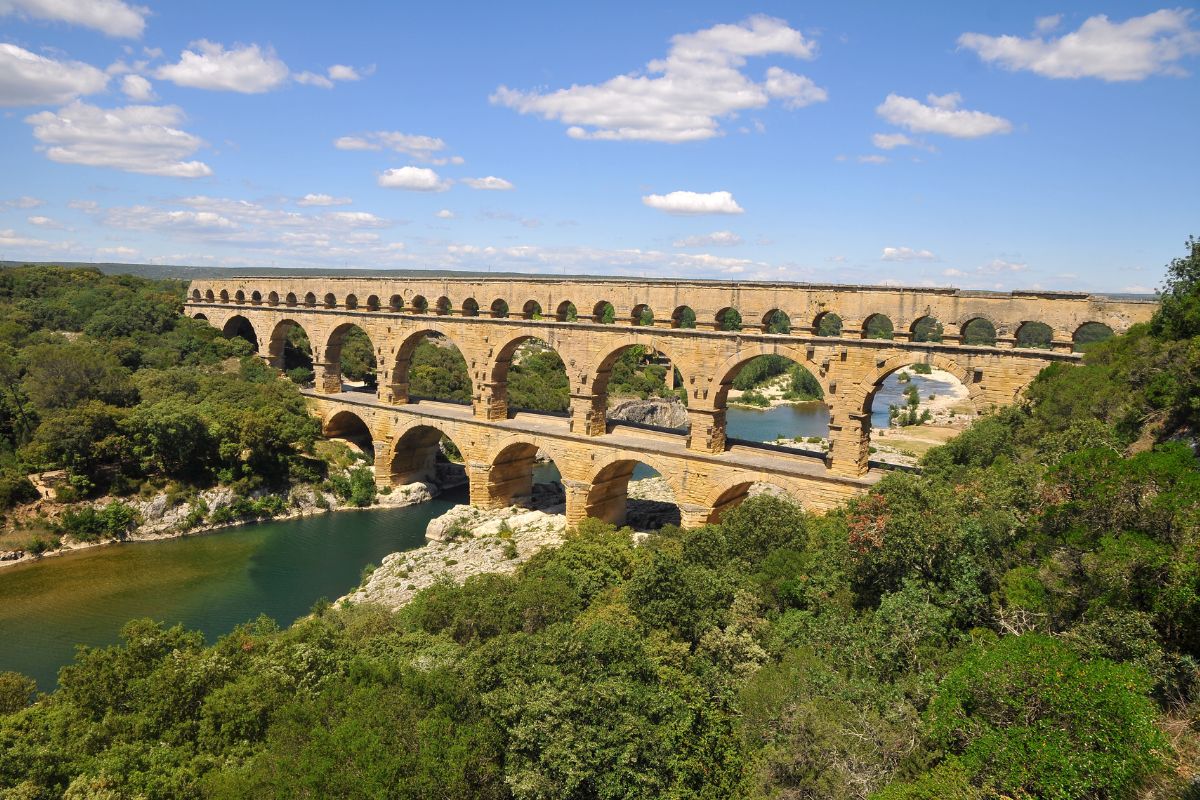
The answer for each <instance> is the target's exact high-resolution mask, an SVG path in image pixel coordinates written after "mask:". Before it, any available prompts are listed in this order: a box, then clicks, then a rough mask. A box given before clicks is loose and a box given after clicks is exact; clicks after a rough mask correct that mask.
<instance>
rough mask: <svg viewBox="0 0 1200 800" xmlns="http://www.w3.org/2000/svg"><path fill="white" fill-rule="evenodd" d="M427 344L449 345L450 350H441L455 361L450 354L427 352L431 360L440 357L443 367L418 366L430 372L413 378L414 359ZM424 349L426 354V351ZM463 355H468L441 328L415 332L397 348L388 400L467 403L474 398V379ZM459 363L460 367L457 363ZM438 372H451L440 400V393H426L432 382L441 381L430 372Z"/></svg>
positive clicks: (420, 329) (434, 327) (398, 401)
mask: <svg viewBox="0 0 1200 800" xmlns="http://www.w3.org/2000/svg"><path fill="white" fill-rule="evenodd" d="M426 342H429V343H430V344H432V345H434V346H438V345H441V344H445V345H449V347H446V348H444V349H446V350H451V349H452V350H453V351H454V352H455V353H457V357H454V355H453V354H452V353H437V352H435V351H429V352H430V353H431V354H432V355H433V356H435V357H440V358H441V359H442V360H443V361H444V362H445V363H444V364H425V365H422V364H417V365H416V366H418V367H421V366H426V367H429V369H426V370H424V371H422V372H421V373H420V374H417V375H414V374H413V368H414V358H415V357H417V356H418V355H419V351H418V348H420V347H421V346H422V344H423V343H426ZM426 349H427V350H428V348H426ZM466 354H467V351H466V350H464V349H463V348H462V347H461V346H460V345H459V343H458V342H457V341H456V340H455V338H454V337H453V336H452V335H451V334H450V333H449V332H448V331H447V330H446V329H444V328H442V327H441V326H440V325H427V326H423V327H421V328H419V329H417V330H416V331H414V332H412V333H410V334H409V335H408V336H407V337H406V338H405V339H404V341H403V342H401V343H400V346H399V347H398V348H396V357H395V360H394V361H393V363H392V376H391V377H392V380H391V384H390V386H389V387H388V395H387V399H389V400H390V402H393V403H397V404H405V403H409V402H412V401H413V400H415V399H426V400H442V401H446V402H452V403H469V402H470V401H471V398H472V397H473V396H474V395H475V385H474V380H473V376H472V375H471V373H470V370H469V369H467V361H466ZM418 360H419V359H418ZM460 360H461V363H459V361H460ZM437 369H445V370H447V371H450V372H452V374H449V376H448V380H447V382H446V387H445V388H446V392H445V393H444V394H445V396H442V395H441V394H440V393H431V392H429V391H428V389H429V387H430V386H432V385H434V384H433V381H434V378H439V379H440V376H435V375H434V374H433V371H434V370H437ZM426 373H429V374H426ZM439 385H440V383H439ZM431 394H432V395H433V396H431Z"/></svg>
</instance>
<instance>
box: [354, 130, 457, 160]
mask: <svg viewBox="0 0 1200 800" xmlns="http://www.w3.org/2000/svg"><path fill="white" fill-rule="evenodd" d="M333 146H334V147H336V148H337V149H338V150H384V149H387V150H394V151H396V152H397V153H404V154H405V155H408V156H412V157H413V158H417V159H420V160H421V161H435V162H439V163H451V164H461V163H462V159H461V158H459V157H457V156H455V157H453V158H447V159H435V158H434V154H435V153H440V152H442V151H443V150H445V149H446V142H445V141H443V140H442V139H439V138H438V137H436V136H423V135H421V134H416V133H403V132H401V131H371V132H368V133H364V134H362V135H361V136H341V137H339V138H337V139H335V140H334V142H333Z"/></svg>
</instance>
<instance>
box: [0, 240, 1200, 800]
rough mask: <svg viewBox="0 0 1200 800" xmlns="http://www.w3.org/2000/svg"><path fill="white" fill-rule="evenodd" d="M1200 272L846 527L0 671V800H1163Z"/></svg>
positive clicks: (606, 535) (754, 526)
mask: <svg viewBox="0 0 1200 800" xmlns="http://www.w3.org/2000/svg"><path fill="white" fill-rule="evenodd" d="M1196 258H1197V253H1196V252H1195V251H1194V250H1193V251H1192V255H1191V259H1190V260H1185V261H1187V263H1186V264H1185V265H1184V267H1182V268H1179V269H1173V271H1172V276H1173V278H1174V279H1178V280H1179V283H1178V284H1177V285H1176V286H1175V288H1173V290H1172V291H1174V292H1176V294H1177V296H1178V298H1179V301H1178V302H1179V305H1178V307H1177V308H1178V309H1180V310H1181V312H1182V313H1177V312H1176V311H1170V312H1167V311H1164V314H1166V313H1170V314H1174V315H1176V316H1175V317H1173V318H1172V320H1171V321H1167V320H1166V319H1164V318H1163V316H1161V315H1160V317H1156V319H1155V321H1154V323H1152V324H1151V325H1149V326H1140V327H1138V328H1136V329H1134V330H1133V331H1131V332H1130V333H1129V334H1128V335H1126V336H1123V337H1119V338H1116V339H1114V340H1112V341H1109V342H1106V343H1102V344H1097V345H1094V346H1093V347H1092V349H1091V350H1090V351H1089V352H1088V354H1087V357H1086V364H1085V365H1084V366H1082V367H1075V368H1072V367H1054V368H1051V369H1048V370H1046V371H1045V372H1043V374H1042V375H1041V376H1040V377H1039V378H1038V380H1037V381H1036V382H1035V383H1034V385H1033V386H1032V388H1031V389H1030V391H1029V397H1028V402H1027V403H1025V404H1023V405H1020V406H1018V407H1014V408H1011V409H1008V410H1006V411H1003V412H1001V413H999V414H996V415H993V416H990V417H987V418H984V419H983V420H981V421H980V422H979V423H977V424H976V425H975V426H974V427H973V428H971V429H970V430H968V431H967V432H965V433H964V434H962V435H961V436H960V437H958V438H957V439H955V440H953V441H951V442H950V443H949V444H948V445H946V446H944V447H941V448H938V449H936V450H933V451H931V452H930V453H929V454H928V455H927V456H926V457H925V459H924V466H925V472H924V474H921V475H913V474H904V473H894V474H892V475H889V477H887V478H886V479H885V480H884V481H882V482H881V483H880V484H879V485H878V487H877V488H876V489H875V490H874V491H873V492H872V493H871V494H870V495H868V496H865V497H863V498H861V499H859V500H857V501H855V502H853V503H851V504H850V505H849V506H848V507H846V508H845V509H844V510H842V511H839V512H836V513H831V514H828V515H825V516H824V517H813V516H809V515H806V514H804V513H803V512H801V511H800V510H798V509H797V508H796V507H794V506H792V505H790V504H788V503H787V502H785V501H782V500H778V499H773V498H770V497H761V498H756V499H754V500H751V501H748V502H746V503H745V504H743V505H742V506H740V507H738V508H737V509H734V510H732V511H730V512H728V513H727V514H726V515H725V518H724V520H723V522H722V523H721V524H719V525H710V526H706V527H703V528H700V529H698V530H692V531H678V530H666V531H664V532H663V533H662V534H661V535H658V536H656V537H654V538H651V539H650V540H648V541H646V542H645V543H643V544H642V545H640V546H634V544H633V542H632V541H631V537H630V534H629V532H628V531H615V530H613V529H612V528H611V527H610V526H605V525H602V524H598V523H595V522H587V523H585V524H583V525H581V526H580V529H579V531H578V533H577V534H576V535H575V536H573V537H571V538H570V539H569V541H568V542H567V543H566V544H565V545H563V546H562V547H560V548H558V549H557V550H554V551H548V552H543V553H541V554H540V555H538V556H537V557H535V558H534V559H533V560H531V561H530V562H529V563H528V564H526V565H525V566H524V567H523V569H522V570H521V572H520V573H519V574H517V575H516V576H512V577H508V576H499V575H484V576H478V577H475V578H472V579H470V580H468V582H467V583H466V585H464V586H461V587H459V586H454V585H452V584H441V585H437V586H435V587H432V588H430V589H428V590H426V591H424V592H423V593H421V594H420V595H418V596H417V598H416V600H415V601H414V602H413V603H412V604H411V605H410V606H408V607H407V608H405V609H404V610H402V611H401V612H399V613H394V614H393V613H389V612H386V611H383V610H381V609H378V608H372V607H360V608H344V609H341V608H327V607H325V606H322V607H321V608H320V609H318V612H319V613H317V614H316V615H315V616H313V617H310V618H307V619H305V620H301V621H300V622H298V623H297V624H296V625H294V626H292V627H291V628H290V629H287V630H279V629H277V628H276V627H275V626H274V624H272V623H271V622H270V621H269V620H266V619H260V620H257V621H255V622H252V623H248V624H247V625H244V626H242V627H241V628H239V629H238V630H236V631H235V632H233V633H232V634H230V635H229V636H226V637H224V638H222V639H221V640H220V641H219V642H217V643H216V644H215V645H211V646H206V645H205V644H204V642H203V641H202V639H201V637H200V636H199V635H198V634H195V633H190V632H187V631H184V630H182V629H179V628H164V627H162V626H160V625H156V624H154V623H151V622H149V621H136V622H132V623H130V624H129V626H128V627H127V629H126V631H125V634H124V638H123V643H122V644H121V645H118V646H114V647H109V648H94V649H85V650H82V651H81V652H80V654H79V656H78V657H77V659H76V661H75V663H74V664H73V665H71V666H69V667H66V668H64V669H63V671H62V673H61V680H60V683H61V686H60V688H59V689H58V691H56V692H55V693H53V694H51V695H44V696H41V697H39V698H38V700H37V702H36V704H34V705H32V706H29V705H28V702H29V694H30V688H31V687H30V686H29V684H28V682H26V681H23V680H22V679H21V678H20V677H19V676H13V675H8V676H0V791H2V790H7V791H8V792H9V793H11V794H12V796H14V797H63V796H68V797H89V796H104V797H121V796H140V797H147V798H168V797H170V798H177V797H217V798H226V797H228V798H234V797H237V798H240V797H279V798H284V797H288V798H290V797H298V796H305V797H398V798H432V797H438V798H479V797H482V798H509V797H514V798H550V797H554V798H639V797H644V798H664V797H665V798H685V797H687V798H692V797H700V798H705V797H708V798H727V797H742V798H768V797H829V798H862V797H868V796H870V797H875V798H880V800H916V799H917V798H985V797H1022V798H1033V797H1047V798H1049V797H1053V798H1124V797H1135V796H1136V797H1156V798H1167V797H1183V796H1186V795H1185V794H1184V792H1185V784H1186V782H1187V780H1189V775H1190V774H1192V773H1193V772H1194V769H1195V765H1196V759H1197V754H1198V753H1200V741H1198V737H1197V734H1196V732H1195V730H1194V728H1192V727H1189V720H1195V719H1196V717H1197V714H1198V713H1200V683H1198V677H1200V672H1198V661H1197V659H1200V463H1198V462H1197V458H1196V455H1195V453H1194V448H1195V436H1196V431H1197V429H1198V427H1197V426H1198V425H1200V401H1198V399H1197V398H1200V338H1197V336H1196V330H1195V328H1194V327H1189V326H1190V323H1189V322H1188V320H1189V319H1190V317H1189V315H1188V314H1189V312H1188V309H1190V308H1193V307H1196V304H1197V303H1198V302H1200V301H1197V298H1200V280H1198V279H1197V278H1196V277H1194V276H1195V275H1196V274H1197V272H1200V269H1197V267H1196V265H1197V262H1196ZM1193 269H1196V272H1189V271H1188V270H1193ZM1189 276H1191V277H1189ZM1168 308H1171V305H1170V304H1168V305H1164V309H1168Z"/></svg>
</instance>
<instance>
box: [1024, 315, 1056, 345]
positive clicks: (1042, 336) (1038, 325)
mask: <svg viewBox="0 0 1200 800" xmlns="http://www.w3.org/2000/svg"><path fill="white" fill-rule="evenodd" d="M1053 342H1054V329H1053V328H1051V327H1050V326H1049V325H1047V324H1046V323H1044V322H1038V321H1036V320H1026V321H1025V322H1022V323H1021V324H1020V325H1018V326H1017V332H1016V344H1015V346H1016V347H1021V348H1026V347H1033V348H1038V349H1043V350H1049V349H1050V348H1051V346H1052V345H1053Z"/></svg>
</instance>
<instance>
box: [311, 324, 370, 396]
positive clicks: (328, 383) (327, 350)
mask: <svg viewBox="0 0 1200 800" xmlns="http://www.w3.org/2000/svg"><path fill="white" fill-rule="evenodd" d="M375 352H376V350H375V345H374V343H373V342H372V341H371V337H370V336H369V335H368V334H367V332H366V331H364V330H363V329H362V328H360V327H359V326H357V325H355V324H354V323H352V322H346V323H343V324H341V325H339V326H337V327H336V328H334V329H333V332H332V333H330V334H329V339H328V340H327V341H326V342H325V347H324V349H323V353H322V355H323V370H324V375H323V377H322V379H321V383H322V387H323V388H324V391H326V392H340V391H343V390H344V387H343V380H349V381H351V382H353V383H354V384H355V386H354V387H353V388H354V389H359V388H360V387H359V386H358V384H359V383H361V389H362V390H365V391H371V392H373V391H375V387H376V381H375V370H376V367H377V362H376V357H375Z"/></svg>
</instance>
